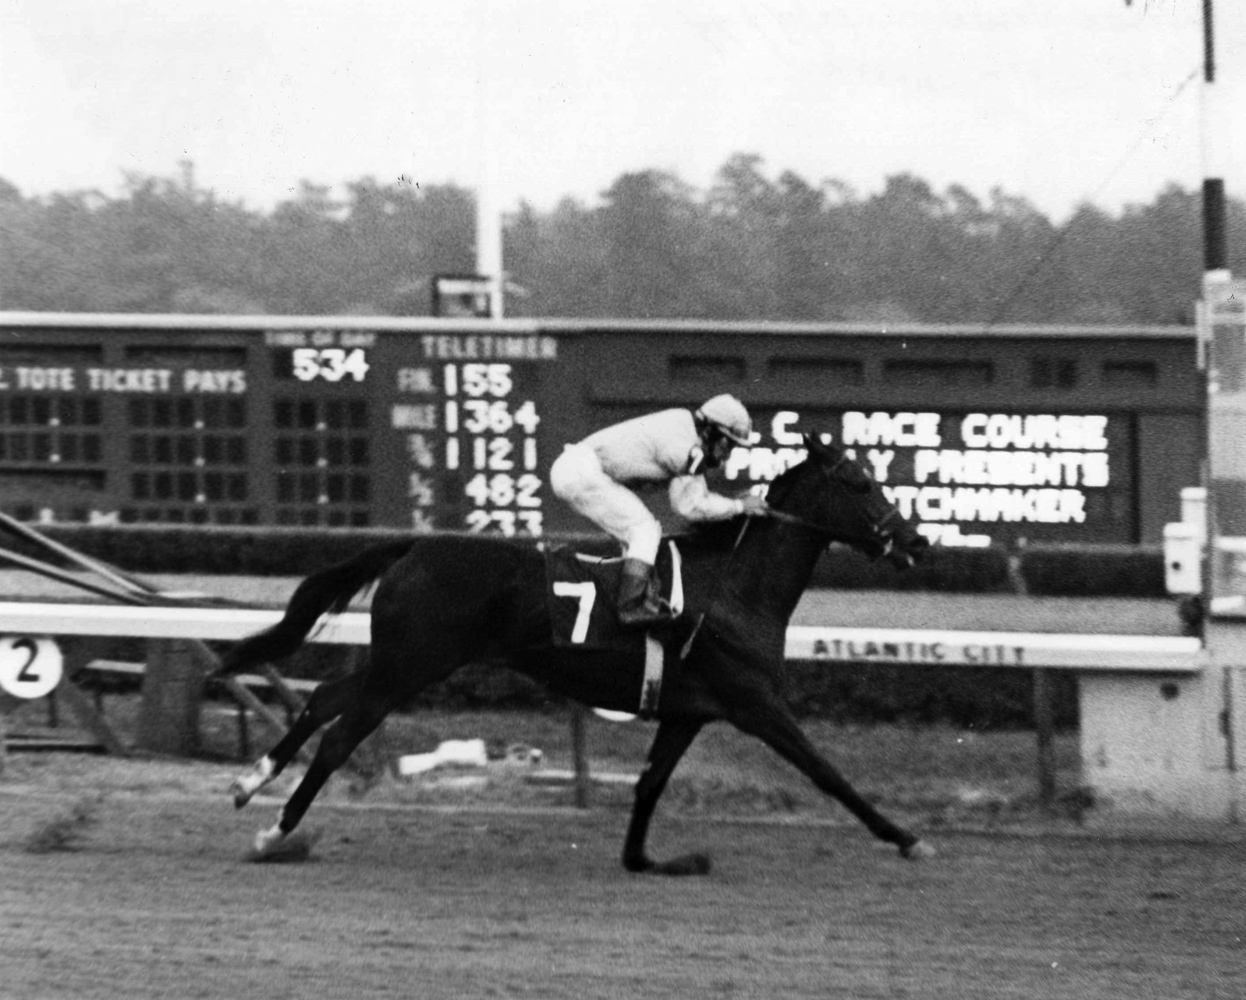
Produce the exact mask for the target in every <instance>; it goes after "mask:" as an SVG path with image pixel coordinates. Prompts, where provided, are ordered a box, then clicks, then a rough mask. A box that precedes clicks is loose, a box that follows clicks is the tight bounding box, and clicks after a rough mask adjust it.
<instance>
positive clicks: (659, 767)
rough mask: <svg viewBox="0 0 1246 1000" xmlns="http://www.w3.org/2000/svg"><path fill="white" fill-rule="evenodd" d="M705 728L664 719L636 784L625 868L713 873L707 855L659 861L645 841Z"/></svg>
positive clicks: (694, 722)
mask: <svg viewBox="0 0 1246 1000" xmlns="http://www.w3.org/2000/svg"><path fill="white" fill-rule="evenodd" d="M701 726H702V723H701V722H700V721H698V720H694V719H664V720H663V721H662V722H661V723H659V725H658V732H657V735H656V736H655V737H654V738H653V746H652V747H650V748H649V758H648V760H647V761H646V762H645V769H644V770H643V771H641V773H640V778H639V780H638V781H637V782H636V798H635V802H634V804H633V806H632V819H631V822H630V823H629V824H628V827H627V839H626V840H625V841H624V843H623V867H625V868H626V869H627V870H628V871H630V872H652V873H654V874H659V875H704V874H706V873H707V872H708V871H709V870H710V860H709V858H708V857H706V856H705V855H704V854H688V855H685V856H683V857H679V858H673V859H672V860H670V861H664V862H657V861H653V860H652V859H651V858H650V857H649V856H648V855H647V854H646V853H645V838H646V836H647V835H648V833H649V821H650V820H651V819H652V818H653V810H654V809H655V808H656V807H657V804H658V799H659V798H661V796H662V792H663V791H664V790H665V789H666V783H667V781H668V780H669V779H670V776H671V773H672V772H673V771H674V770H675V765H676V764H678V763H679V759H680V758H681V757H682V756H683V755H684V751H685V750H687V749H688V747H689V745H690V744H691V743H692V741H693V740H694V739H696V735H697V733H699V732H700V731H701Z"/></svg>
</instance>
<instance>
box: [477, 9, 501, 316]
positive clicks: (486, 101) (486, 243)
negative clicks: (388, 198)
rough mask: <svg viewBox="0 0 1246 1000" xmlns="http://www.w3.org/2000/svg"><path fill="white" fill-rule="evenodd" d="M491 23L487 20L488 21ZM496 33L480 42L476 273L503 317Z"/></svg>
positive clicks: (485, 28) (487, 32) (485, 30)
mask: <svg viewBox="0 0 1246 1000" xmlns="http://www.w3.org/2000/svg"><path fill="white" fill-rule="evenodd" d="M486 20H487V19H486ZM495 37H496V34H495V32H494V31H493V30H492V28H491V27H490V26H489V25H487V24H485V25H482V26H481V30H480V33H479V34H478V36H477V38H476V74H477V77H476V123H477V127H476V145H477V155H478V156H479V157H480V160H479V163H480V174H479V179H478V181H477V184H476V273H477V274H479V275H481V276H482V277H484V278H487V279H488V282H489V316H490V318H491V319H501V318H502V314H503V301H504V295H503V287H504V282H505V277H504V275H503V273H502V206H501V205H500V204H499V201H498V193H497V191H498V177H499V166H498V150H497V111H496V108H495V101H496V94H495V88H494V86H493V84H492V82H491V80H490V73H491V71H492V67H491V59H492V57H493V55H494V53H493V52H492V46H493V42H494V38H495Z"/></svg>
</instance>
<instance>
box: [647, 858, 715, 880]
mask: <svg viewBox="0 0 1246 1000" xmlns="http://www.w3.org/2000/svg"><path fill="white" fill-rule="evenodd" d="M711 867H713V866H712V864H711V863H710V857H709V855H708V854H699V853H698V854H685V855H683V856H682V857H679V858H672V859H671V860H670V861H660V862H658V863H657V864H655V865H654V866H653V867H652V868H650V869H649V870H650V871H651V872H653V873H654V874H655V875H708V874H709V873H710V868H711Z"/></svg>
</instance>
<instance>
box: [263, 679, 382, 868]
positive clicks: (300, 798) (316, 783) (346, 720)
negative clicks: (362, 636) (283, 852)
mask: <svg viewBox="0 0 1246 1000" xmlns="http://www.w3.org/2000/svg"><path fill="white" fill-rule="evenodd" d="M394 704H395V702H394V701H393V700H392V699H391V698H389V697H387V696H384V695H377V694H375V693H373V694H366V693H361V695H360V697H358V698H354V699H352V700H351V703H350V704H349V705H348V706H347V708H346V710H345V711H344V712H343V713H342V714H341V715H340V716H339V717H338V719H337V721H336V722H335V723H333V725H331V726H330V727H329V728H328V729H327V730H326V731H325V734H324V737H323V738H322V739H321V740H320V746H319V747H318V748H317V749H316V755H315V757H313V758H312V762H311V764H310V765H309V766H308V768H307V773H306V774H304V775H303V780H302V781H300V782H299V784H298V787H297V788H295V789H294V792H293V794H292V795H291V796H290V798H289V799H288V800H287V801H286V804H285V806H283V807H282V810H281V816H280V818H279V819H278V821H277V823H276V825H275V826H273V827H272V828H271V829H268V830H262V831H260V833H259V835H258V836H257V837H256V840H255V847H256V850H257V851H258V852H260V853H263V852H265V851H267V850H269V849H270V848H272V847H273V846H275V845H276V844H277V843H278V842H279V841H280V840H281V839H282V838H283V837H285V836H286V835H287V834H288V833H290V832H291V831H292V830H294V828H295V827H297V826H298V825H299V822H300V821H301V820H302V818H303V816H304V814H305V813H306V812H307V810H308V808H309V807H310V806H311V804H312V800H314V799H315V798H316V795H317V793H318V792H319V791H320V789H321V788H323V787H324V783H325V782H326V781H328V780H329V776H330V775H332V774H333V772H334V771H336V770H337V769H338V768H339V767H341V766H342V765H343V764H345V763H346V759H347V758H348V757H349V756H350V755H351V754H352V753H354V751H355V747H357V746H359V744H360V743H362V742H363V741H364V739H366V738H367V736H368V735H369V734H370V733H371V732H372V731H373V730H374V729H376V727H377V726H379V725H380V724H381V722H382V720H383V719H384V718H385V716H387V715H388V714H389V712H390V709H392V708H393V707H394Z"/></svg>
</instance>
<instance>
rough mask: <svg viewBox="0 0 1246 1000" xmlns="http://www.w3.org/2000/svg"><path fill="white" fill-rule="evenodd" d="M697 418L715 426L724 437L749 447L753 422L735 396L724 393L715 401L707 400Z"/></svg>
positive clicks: (698, 411)
mask: <svg viewBox="0 0 1246 1000" xmlns="http://www.w3.org/2000/svg"><path fill="white" fill-rule="evenodd" d="M696 415H697V417H698V419H700V420H704V421H705V422H706V423H708V424H711V425H713V427H714V428H715V429H716V430H718V431H719V433H721V434H722V435H723V436H724V437H728V438H730V439H731V440H732V441H734V442H735V443H736V444H740V445H744V446H745V447H747V446H748V443H749V436H750V435H751V434H752V433H753V421H752V420H751V419H749V415H748V410H746V409H745V408H744V404H743V403H741V402H740V401H739V400H738V399H736V398H735V396H730V395H728V394H726V393H723V394H722V395H721V396H715V397H714V398H713V399H707V400H706V401H705V403H704V404H703V405H702V406H701V409H699V410H697V414H696Z"/></svg>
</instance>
